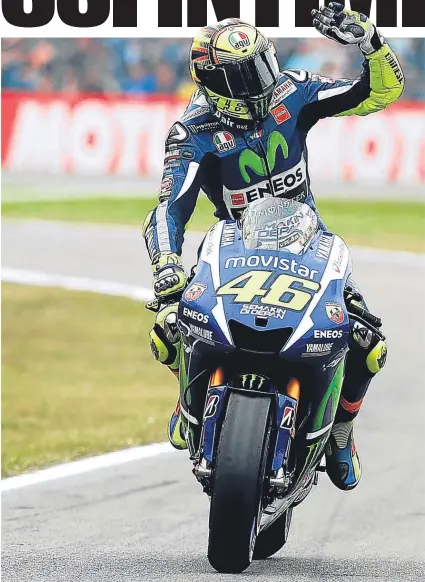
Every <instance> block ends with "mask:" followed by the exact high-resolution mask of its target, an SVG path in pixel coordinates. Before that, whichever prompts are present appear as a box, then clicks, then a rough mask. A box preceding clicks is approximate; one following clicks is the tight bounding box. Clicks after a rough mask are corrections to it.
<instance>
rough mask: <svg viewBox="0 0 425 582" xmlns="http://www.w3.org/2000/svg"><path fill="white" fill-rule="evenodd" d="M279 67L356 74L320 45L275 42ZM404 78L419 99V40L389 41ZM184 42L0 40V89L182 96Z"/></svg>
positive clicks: (424, 69)
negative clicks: (0, 75) (0, 43)
mask: <svg viewBox="0 0 425 582" xmlns="http://www.w3.org/2000/svg"><path fill="white" fill-rule="evenodd" d="M274 42H275V44H276V48H277V51H278V55H279V60H280V64H281V67H282V68H293V69H306V70H308V71H312V72H317V73H321V74H322V75H325V76H329V77H333V78H355V77H357V76H358V74H359V71H360V67H361V61H362V57H361V54H360V52H359V51H358V50H357V49H355V48H352V47H350V48H343V47H338V46H336V45H335V44H334V43H332V42H330V41H328V40H327V39H274ZM389 42H390V44H391V46H392V47H393V49H394V50H395V52H396V54H397V55H398V57H399V58H400V60H401V63H402V66H403V69H404V71H405V74H406V79H407V83H406V90H405V93H404V99H410V100H425V39H392V40H391V39H390V40H389ZM189 47H190V40H189V39H166V38H162V39H146V38H144V39H118V38H116V39H94V38H77V39H64V38H60V39H21V38H10V39H3V41H2V53H1V55H2V64H1V71H2V89H13V90H25V91H38V92H45V93H50V92H66V93H79V92H89V93H126V94H133V95H143V94H145V95H146V94H147V95H149V94H154V93H162V94H178V95H181V96H182V97H186V96H189V95H190V94H191V92H192V91H193V84H192V83H191V81H190V79H189V75H188V64H187V60H188V53H189Z"/></svg>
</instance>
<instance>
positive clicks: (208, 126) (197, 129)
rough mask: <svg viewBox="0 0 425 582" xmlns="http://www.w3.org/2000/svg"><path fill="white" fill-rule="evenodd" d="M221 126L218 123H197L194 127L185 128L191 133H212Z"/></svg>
mask: <svg viewBox="0 0 425 582" xmlns="http://www.w3.org/2000/svg"><path fill="white" fill-rule="evenodd" d="M220 127H221V125H220V123H219V122H218V121H208V122H206V123H198V124H196V125H188V126H187V128H188V129H189V130H190V131H191V132H192V133H195V134H196V133H205V132H207V131H214V130H215V129H220Z"/></svg>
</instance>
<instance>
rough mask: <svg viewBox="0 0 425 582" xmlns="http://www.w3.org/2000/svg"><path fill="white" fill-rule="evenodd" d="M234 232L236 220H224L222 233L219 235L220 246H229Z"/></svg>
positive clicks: (233, 238)
mask: <svg viewBox="0 0 425 582" xmlns="http://www.w3.org/2000/svg"><path fill="white" fill-rule="evenodd" d="M235 234H236V222H226V224H225V225H224V228H223V233H222V235H221V245H220V246H222V247H229V246H230V245H232V244H233V241H234V240H235Z"/></svg>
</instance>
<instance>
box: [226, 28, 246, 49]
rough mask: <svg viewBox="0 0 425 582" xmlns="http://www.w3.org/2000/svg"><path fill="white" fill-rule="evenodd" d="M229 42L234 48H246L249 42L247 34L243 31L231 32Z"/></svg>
mask: <svg viewBox="0 0 425 582" xmlns="http://www.w3.org/2000/svg"><path fill="white" fill-rule="evenodd" d="M229 42H230V44H231V45H232V47H233V48H234V49H236V50H240V49H243V48H246V47H248V46H249V45H250V44H251V41H250V40H249V36H248V35H247V34H245V33H244V32H232V33H231V34H230V35H229Z"/></svg>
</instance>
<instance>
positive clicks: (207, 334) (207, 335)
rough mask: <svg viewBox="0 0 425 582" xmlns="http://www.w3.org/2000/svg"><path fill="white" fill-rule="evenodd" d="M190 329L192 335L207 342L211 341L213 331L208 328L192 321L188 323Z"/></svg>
mask: <svg viewBox="0 0 425 582" xmlns="http://www.w3.org/2000/svg"><path fill="white" fill-rule="evenodd" d="M189 328H190V331H191V333H192V335H195V336H196V337H199V338H200V339H202V340H205V341H207V342H212V341H213V332H212V331H210V330H209V329H205V328H203V327H199V326H198V325H193V324H192V323H191V324H190V325H189Z"/></svg>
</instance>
